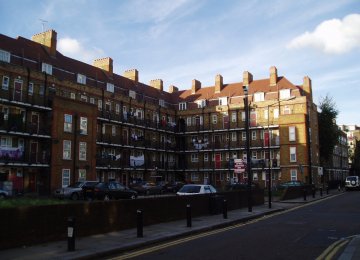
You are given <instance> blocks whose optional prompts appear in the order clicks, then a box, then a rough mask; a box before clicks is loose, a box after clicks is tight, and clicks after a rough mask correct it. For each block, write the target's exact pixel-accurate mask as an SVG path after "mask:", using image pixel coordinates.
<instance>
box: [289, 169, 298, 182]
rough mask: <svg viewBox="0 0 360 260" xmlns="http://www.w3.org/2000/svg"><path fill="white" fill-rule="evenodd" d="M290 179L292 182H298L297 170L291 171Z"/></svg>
mask: <svg viewBox="0 0 360 260" xmlns="http://www.w3.org/2000/svg"><path fill="white" fill-rule="evenodd" d="M290 178H291V180H292V181H297V170H296V169H291V170H290Z"/></svg>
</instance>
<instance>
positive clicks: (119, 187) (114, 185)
mask: <svg viewBox="0 0 360 260" xmlns="http://www.w3.org/2000/svg"><path fill="white" fill-rule="evenodd" d="M137 196H138V194H137V192H136V191H134V190H132V189H130V188H128V187H126V186H125V185H123V184H121V183H119V182H99V183H98V184H96V185H95V186H93V187H86V188H85V189H84V197H85V198H86V199H99V200H110V199H136V198H137Z"/></svg>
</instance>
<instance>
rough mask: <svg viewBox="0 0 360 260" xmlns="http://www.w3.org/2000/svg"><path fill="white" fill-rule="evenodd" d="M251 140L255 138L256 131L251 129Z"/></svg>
mask: <svg viewBox="0 0 360 260" xmlns="http://www.w3.org/2000/svg"><path fill="white" fill-rule="evenodd" d="M251 140H256V131H255V130H254V131H251Z"/></svg>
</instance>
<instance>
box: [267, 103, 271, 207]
mask: <svg viewBox="0 0 360 260" xmlns="http://www.w3.org/2000/svg"><path fill="white" fill-rule="evenodd" d="M267 109H268V110H267V117H268V118H267V119H268V156H269V161H268V163H269V165H268V172H269V185H268V192H269V193H268V197H269V209H271V195H272V194H271V178H272V176H271V175H272V174H271V170H272V169H271V168H272V167H271V166H272V163H271V148H270V147H271V137H270V105H268V107H267Z"/></svg>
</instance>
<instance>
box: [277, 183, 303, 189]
mask: <svg viewBox="0 0 360 260" xmlns="http://www.w3.org/2000/svg"><path fill="white" fill-rule="evenodd" d="M290 186H304V183H303V182H301V181H288V182H283V183H281V184H279V185H278V189H286V188H288V187H290Z"/></svg>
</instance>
